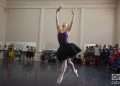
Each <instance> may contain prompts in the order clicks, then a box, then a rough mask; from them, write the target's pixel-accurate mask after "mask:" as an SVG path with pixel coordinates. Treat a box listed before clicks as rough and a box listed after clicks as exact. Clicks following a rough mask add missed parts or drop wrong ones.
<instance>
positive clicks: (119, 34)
mask: <svg viewBox="0 0 120 86" xmlns="http://www.w3.org/2000/svg"><path fill="white" fill-rule="evenodd" d="M117 7H118V8H117V30H116V31H117V32H116V33H117V41H118V43H119V44H120V1H119V0H118V6H117Z"/></svg>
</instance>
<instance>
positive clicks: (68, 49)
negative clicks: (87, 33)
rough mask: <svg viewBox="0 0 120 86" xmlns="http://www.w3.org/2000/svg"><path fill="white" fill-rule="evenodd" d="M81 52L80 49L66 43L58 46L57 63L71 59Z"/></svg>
mask: <svg viewBox="0 0 120 86" xmlns="http://www.w3.org/2000/svg"><path fill="white" fill-rule="evenodd" d="M79 52H81V49H80V48H79V47H78V46H77V45H75V44H74V43H67V44H64V45H60V47H59V48H58V50H57V57H58V60H59V61H63V60H65V59H67V58H73V57H75V55H76V54H78V53H79Z"/></svg>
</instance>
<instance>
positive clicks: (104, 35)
mask: <svg viewBox="0 0 120 86" xmlns="http://www.w3.org/2000/svg"><path fill="white" fill-rule="evenodd" d="M83 17H84V18H83V19H84V21H83V25H84V26H83V27H84V30H83V42H84V43H83V44H89V43H92V44H96V43H97V44H113V43H114V30H115V9H109V8H107V9H106V8H104V9H99V8H95V9H84V16H83Z"/></svg>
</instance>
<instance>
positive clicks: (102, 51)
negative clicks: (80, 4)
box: [84, 44, 120, 68]
mask: <svg viewBox="0 0 120 86" xmlns="http://www.w3.org/2000/svg"><path fill="white" fill-rule="evenodd" d="M84 59H85V63H86V64H95V65H98V64H103V65H109V66H112V67H113V65H114V67H113V68H120V49H119V45H118V44H116V45H115V46H111V45H109V46H108V47H107V46H106V45H104V46H103V47H101V46H99V45H96V46H90V47H86V50H85V52H84Z"/></svg>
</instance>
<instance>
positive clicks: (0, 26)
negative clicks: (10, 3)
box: [0, 0, 7, 44]
mask: <svg viewBox="0 0 120 86" xmlns="http://www.w3.org/2000/svg"><path fill="white" fill-rule="evenodd" d="M5 7H6V3H5V1H4V0H0V44H2V43H5V31H6V14H7V10H6V9H5Z"/></svg>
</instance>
